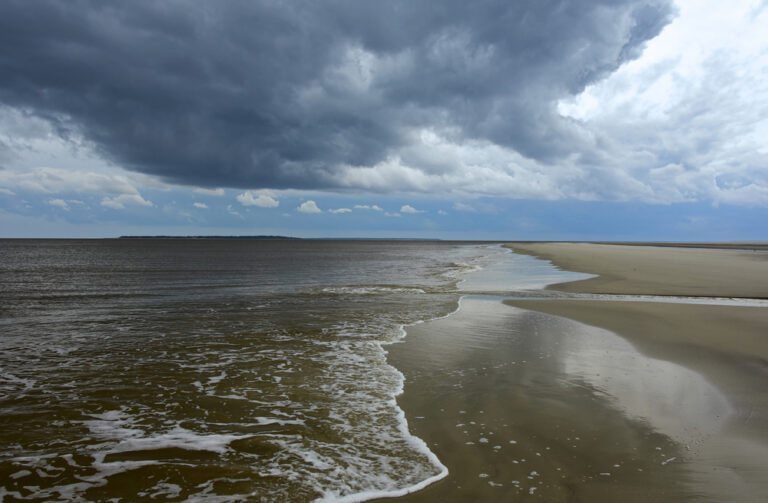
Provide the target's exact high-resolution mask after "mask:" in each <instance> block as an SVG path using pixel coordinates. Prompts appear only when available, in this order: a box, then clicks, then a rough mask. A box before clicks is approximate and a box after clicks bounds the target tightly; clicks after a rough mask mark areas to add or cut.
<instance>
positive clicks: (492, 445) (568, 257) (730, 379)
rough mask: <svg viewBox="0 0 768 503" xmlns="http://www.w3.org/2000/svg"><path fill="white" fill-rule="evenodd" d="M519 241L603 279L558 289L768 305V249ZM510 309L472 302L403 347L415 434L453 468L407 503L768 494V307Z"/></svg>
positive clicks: (573, 303) (570, 305)
mask: <svg viewBox="0 0 768 503" xmlns="http://www.w3.org/2000/svg"><path fill="white" fill-rule="evenodd" d="M512 248H513V249H515V251H518V252H521V253H527V254H531V255H535V256H537V257H540V258H545V259H548V260H551V261H553V263H554V264H555V265H557V266H560V267H561V268H564V269H568V270H574V271H581V272H589V273H592V274H599V275H600V277H597V278H593V279H589V280H583V281H578V282H572V283H564V284H559V285H553V286H551V287H550V288H553V289H558V290H564V291H569V292H584V293H609V294H629V295H631V294H642V295H675V296H703V297H706V296H711V297H741V298H750V297H752V298H768V254H766V253H761V252H743V251H735V250H716V249H679V248H673V247H640V246H620V245H602V244H601V245H592V244H581V243H579V244H566V243H541V244H531V243H526V244H514V245H512ZM507 304H508V305H507V306H504V305H502V304H501V303H500V302H498V301H494V300H480V299H478V298H471V297H470V298H465V300H464V302H463V304H462V309H461V310H460V311H459V312H458V313H457V314H455V315H454V316H451V317H448V318H446V319H442V320H437V321H433V322H430V323H425V324H422V325H418V326H415V327H409V328H408V329H407V331H408V337H407V338H406V339H405V342H404V343H403V344H398V345H394V346H392V347H391V349H390V360H391V362H392V363H393V364H394V365H395V366H396V367H398V368H400V369H401V370H402V371H403V373H404V374H405V376H406V386H405V393H404V395H402V396H401V397H400V398H399V399H398V401H399V403H400V404H401V406H402V407H403V409H404V410H405V411H406V416H407V418H408V419H409V422H410V429H411V431H413V432H414V433H415V434H416V435H417V436H419V437H421V438H423V439H424V440H425V441H427V443H428V445H429V446H430V448H431V449H432V450H433V451H434V452H435V453H436V454H437V455H438V457H439V458H440V459H441V460H442V461H443V462H444V463H445V464H446V466H448V468H449V470H450V474H449V476H448V477H447V478H446V479H444V480H442V481H440V482H438V483H436V484H433V485H432V486H429V487H427V488H426V489H425V490H423V491H420V492H418V493H416V494H413V495H409V496H406V497H405V498H402V499H404V500H406V501H417V502H420V501H424V502H431V501H440V502H441V503H443V502H449V501H457V502H458V501H501V500H506V501H527V500H540V501H553V502H554V501H563V502H565V501H590V502H591V501H638V502H639V501H664V502H666V501H669V502H677V501H729V502H731V501H738V502H742V501H743V502H753V501H754V502H762V501H768V308H764V307H735V306H728V307H726V306H713V305H686V304H669V303H666V304H665V303H653V302H617V301H594V300H554V299H553V300H520V301H509V302H507ZM616 334H618V336H617V335H616ZM619 336H620V337H619Z"/></svg>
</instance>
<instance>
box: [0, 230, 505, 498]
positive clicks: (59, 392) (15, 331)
mask: <svg viewBox="0 0 768 503" xmlns="http://www.w3.org/2000/svg"><path fill="white" fill-rule="evenodd" d="M504 255H505V252H504V250H503V249H502V248H500V247H499V246H498V245H489V244H485V243H448V242H416V241H318V240H311V241H305V240H275V241H271V240H213V239H198V240H192V239H169V240H163V239H148V240H128V239H122V240H50V241H46V240H40V241H35V240H4V241H0V334H1V335H0V482H2V484H1V486H0V499H2V500H3V501H17V500H21V501H23V500H34V501H139V500H147V501H181V500H191V501H292V502H297V501H312V500H322V499H330V500H333V499H342V500H348V501H355V500H362V499H366V498H370V497H374V496H383V495H396V494H403V493H405V492H408V491H410V490H413V489H416V488H419V487H422V486H424V485H425V484H427V483H429V482H431V481H434V480H436V479H438V478H440V477H442V476H444V475H445V467H443V466H442V464H441V463H440V462H439V460H438V459H437V458H436V457H435V456H434V454H432V453H431V452H430V451H429V449H428V448H427V447H426V445H425V444H424V443H423V442H422V441H421V440H420V439H418V438H416V437H414V436H412V435H411V434H410V433H409V432H408V429H407V423H406V422H405V419H404V415H403V412H402V411H401V410H400V409H399V407H398V406H397V402H396V399H395V397H396V396H397V395H398V393H400V392H401V390H402V386H403V376H402V374H401V373H400V372H399V371H398V370H397V369H396V368H394V367H392V366H391V365H390V364H389V363H388V362H387V359H386V349H385V347H386V345H387V344H389V343H392V342H396V341H397V340H399V339H400V338H401V337H403V335H404V331H403V326H404V325H407V324H412V323H416V322H419V321H422V320H429V319H433V318H436V317H440V316H445V315H446V314H448V313H450V312H452V311H454V310H455V309H456V308H457V305H458V300H459V297H460V292H459V291H458V290H457V284H458V283H459V282H460V281H461V279H462V277H464V273H466V272H469V271H473V270H480V269H482V268H483V267H484V266H489V265H492V264H493V263H494V262H496V261H497V260H498V259H499V258H500V257H502V256H504Z"/></svg>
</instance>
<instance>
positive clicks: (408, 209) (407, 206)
mask: <svg viewBox="0 0 768 503" xmlns="http://www.w3.org/2000/svg"><path fill="white" fill-rule="evenodd" d="M400 213H410V214H414V213H424V210H417V209H416V208H414V207H413V206H411V205H410V204H404V205H403V206H401V207H400Z"/></svg>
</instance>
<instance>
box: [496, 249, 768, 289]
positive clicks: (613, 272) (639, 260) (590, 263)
mask: <svg viewBox="0 0 768 503" xmlns="http://www.w3.org/2000/svg"><path fill="white" fill-rule="evenodd" d="M509 247H510V248H512V249H513V250H514V251H515V252H517V253H524V254H528V255H534V256H536V257H538V258H542V259H545V260H551V261H552V263H553V264H555V265H556V266H559V267H560V268H562V269H565V270H569V271H579V272H587V273H590V274H597V275H599V277H597V278H592V279H589V280H584V281H576V282H572V283H563V284H560V285H554V286H552V287H550V288H554V289H557V290H562V291H568V292H587V293H612V294H640V295H687V296H706V297H751V298H762V299H765V298H768V252H765V251H738V250H718V249H705V248H701V249H696V248H675V247H668V246H665V247H662V246H626V245H609V244H591V243H519V244H518V243H513V244H511V245H509Z"/></svg>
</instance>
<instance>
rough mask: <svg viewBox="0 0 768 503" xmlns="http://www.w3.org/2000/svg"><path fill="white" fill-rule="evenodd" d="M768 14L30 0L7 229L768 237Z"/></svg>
mask: <svg viewBox="0 0 768 503" xmlns="http://www.w3.org/2000/svg"><path fill="white" fill-rule="evenodd" d="M766 7H768V1H766V0H732V1H729V2H722V1H715V0H674V1H673V0H568V1H566V0H516V1H513V2H510V1H509V0H477V1H475V2H466V1H465V0H461V1H459V0H441V1H439V2H414V1H412V0H385V1H382V0H357V1H349V0H344V1H342V0H324V1H322V2H306V1H299V0H281V1H279V0H231V1H227V2H208V1H205V0H184V1H181V0H170V1H167V2H154V1H144V0H137V1H132V2H124V1H109V0H72V1H69V2H60V1H58V0H34V1H29V0H4V1H3V2H0V237H62V238H63V237H114V236H119V235H137V234H139V235H159V234H163V235H202V234H216V235H260V234H270V235H287V236H297V237H378V238H383V237H403V238H418V237H424V238H442V239H488V240H515V239H517V240H537V239H553V240H556V239H567V240H664V241H712V240H722V241H740V240H768V31H767V30H765V29H764V27H765V26H768V8H766Z"/></svg>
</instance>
